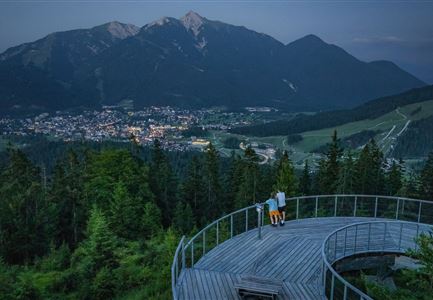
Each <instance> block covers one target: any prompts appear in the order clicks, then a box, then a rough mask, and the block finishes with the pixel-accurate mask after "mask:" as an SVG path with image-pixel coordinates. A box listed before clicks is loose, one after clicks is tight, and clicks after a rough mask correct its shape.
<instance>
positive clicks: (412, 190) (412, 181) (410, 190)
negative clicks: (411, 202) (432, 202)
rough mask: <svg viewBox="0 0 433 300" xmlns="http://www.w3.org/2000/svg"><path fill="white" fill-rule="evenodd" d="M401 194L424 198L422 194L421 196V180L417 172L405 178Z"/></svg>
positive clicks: (408, 196)
mask: <svg viewBox="0 0 433 300" xmlns="http://www.w3.org/2000/svg"><path fill="white" fill-rule="evenodd" d="M401 194H402V196H404V197H407V198H415V199H416V198H422V196H420V181H419V177H418V176H417V175H416V174H414V173H410V174H409V176H408V177H407V178H406V179H404V180H403V187H402V191H401Z"/></svg>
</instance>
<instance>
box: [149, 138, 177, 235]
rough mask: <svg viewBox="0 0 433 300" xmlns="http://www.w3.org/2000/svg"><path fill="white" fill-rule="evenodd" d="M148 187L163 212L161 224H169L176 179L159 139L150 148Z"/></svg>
mask: <svg viewBox="0 0 433 300" xmlns="http://www.w3.org/2000/svg"><path fill="white" fill-rule="evenodd" d="M150 187H151V189H152V192H153V194H154V195H155V199H156V203H157V204H158V206H159V207H160V209H161V211H163V212H164V214H163V219H162V221H163V224H164V226H169V225H170V224H171V222H172V218H173V213H174V207H175V203H177V180H176V178H175V176H174V174H173V171H172V168H171V165H170V162H169V161H168V159H167V157H166V156H165V154H164V152H163V151H162V148H161V143H160V142H159V140H155V141H154V144H153V149H152V162H151V165H150Z"/></svg>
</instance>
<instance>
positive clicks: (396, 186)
mask: <svg viewBox="0 0 433 300" xmlns="http://www.w3.org/2000/svg"><path fill="white" fill-rule="evenodd" d="M402 186H403V174H402V169H401V166H400V165H399V164H397V163H396V162H395V161H393V162H392V164H391V168H390V169H389V171H388V173H387V174H386V190H387V194H388V195H390V196H395V195H397V194H398V193H399V192H400V189H401V188H402Z"/></svg>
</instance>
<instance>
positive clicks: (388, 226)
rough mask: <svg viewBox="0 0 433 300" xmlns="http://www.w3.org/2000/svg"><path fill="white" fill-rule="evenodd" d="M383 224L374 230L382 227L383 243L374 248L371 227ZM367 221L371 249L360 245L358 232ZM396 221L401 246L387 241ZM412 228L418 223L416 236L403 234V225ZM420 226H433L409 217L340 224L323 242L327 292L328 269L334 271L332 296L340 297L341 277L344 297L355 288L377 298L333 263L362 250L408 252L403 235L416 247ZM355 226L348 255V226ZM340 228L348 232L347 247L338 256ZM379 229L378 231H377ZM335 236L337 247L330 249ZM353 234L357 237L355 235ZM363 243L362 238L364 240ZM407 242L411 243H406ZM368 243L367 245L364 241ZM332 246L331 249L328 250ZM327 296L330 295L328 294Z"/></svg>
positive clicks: (371, 299)
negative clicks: (346, 276)
mask: <svg viewBox="0 0 433 300" xmlns="http://www.w3.org/2000/svg"><path fill="white" fill-rule="evenodd" d="M380 224H383V225H384V226H383V227H380V226H379V228H377V226H376V227H375V228H374V229H373V230H377V229H378V230H379V236H383V240H382V244H381V245H380V248H379V249H372V250H370V240H371V235H372V233H371V227H372V225H380ZM364 225H368V235H367V238H368V240H367V241H368V243H367V249H366V250H365V249H364V248H363V247H362V248H360V247H359V246H358V243H359V241H360V239H358V238H357V237H358V232H359V229H358V228H359V227H362V226H364ZM393 225H397V227H398V228H397V231H396V232H394V233H396V234H397V236H396V237H395V238H397V239H398V241H399V243H398V247H392V243H391V246H389V245H387V242H389V241H388V240H387V233H388V234H390V233H391V232H392V226H393ZM405 226H406V228H408V227H409V228H410V227H413V226H416V231H415V232H416V233H415V236H410V237H408V235H407V234H403V228H405ZM420 227H423V229H424V230H423V231H422V232H424V231H427V230H425V229H428V230H430V231H431V230H432V229H433V227H432V226H431V225H428V224H419V223H414V222H406V221H369V222H359V223H354V224H349V225H346V226H344V227H341V228H338V229H336V230H334V231H333V232H331V233H330V234H329V235H328V236H327V237H326V238H325V240H324V242H323V244H322V249H321V252H322V259H323V266H322V280H323V282H322V283H323V287H324V289H325V294H326V292H327V284H328V282H327V274H328V271H329V272H331V283H330V287H329V298H328V299H330V300H334V299H340V298H338V297H336V294H335V286H336V282H335V281H336V280H337V281H339V282H340V283H341V284H342V285H343V296H342V297H341V299H343V300H346V299H348V293H349V291H352V292H354V293H355V294H356V296H359V299H361V300H362V299H366V300H373V298H371V297H370V296H369V295H367V294H366V293H364V292H363V291H361V290H360V289H358V288H357V287H355V286H354V285H352V284H351V283H350V282H348V281H347V280H346V279H344V278H343V277H342V276H341V275H340V274H338V272H337V271H336V270H335V269H334V268H333V266H332V265H333V264H334V263H335V262H337V261H339V260H341V259H344V258H346V257H349V256H352V255H355V254H361V253H384V252H392V253H405V251H406V250H407V249H408V248H409V247H407V246H402V241H403V239H405V242H406V243H408V242H410V243H414V246H415V247H416V243H415V237H417V236H419V235H420V234H421V232H420ZM351 228H355V230H354V231H355V236H354V240H353V241H354V242H353V244H352V243H351V242H350V243H351V244H352V245H349V246H352V247H353V252H351V253H348V254H347V255H346V249H347V247H348V245H347V244H348V239H347V234H348V230H349V229H351ZM382 228H383V233H382V231H381V229H382ZM340 232H344V239H343V241H344V243H343V249H342V255H340V256H337V255H338V252H339V251H338V246H339V245H338V242H337V240H338V233H340ZM376 233H377V232H376ZM333 237H334V248H333V251H330V249H329V248H330V244H331V239H332V238H333ZM352 238H353V237H352ZM340 243H341V242H340ZM361 243H362V242H361ZM406 245H407V244H406ZM363 246H364V247H365V245H363ZM359 248H360V250H359V251H357V249H359ZM326 249H328V251H327V250H326ZM331 255H332V261H330V260H329V259H330V256H331ZM326 296H327V295H326Z"/></svg>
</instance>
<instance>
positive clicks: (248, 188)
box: [235, 146, 260, 208]
mask: <svg viewBox="0 0 433 300" xmlns="http://www.w3.org/2000/svg"><path fill="white" fill-rule="evenodd" d="M258 161H259V158H258V156H257V154H256V152H255V151H254V150H253V148H251V147H250V146H248V147H247V148H246V149H245V153H244V157H243V164H242V165H243V167H242V175H241V176H242V181H241V183H240V186H239V190H238V192H237V195H236V200H235V207H236V208H241V207H245V206H247V205H251V204H254V203H256V202H258V201H259V199H258V183H259V178H260V170H259V167H258Z"/></svg>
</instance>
